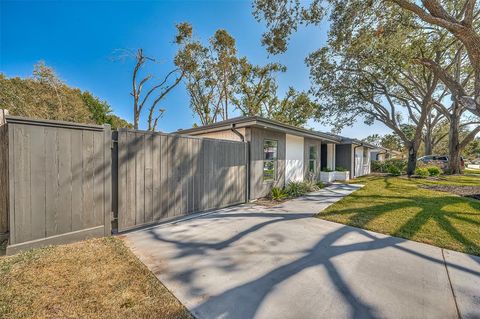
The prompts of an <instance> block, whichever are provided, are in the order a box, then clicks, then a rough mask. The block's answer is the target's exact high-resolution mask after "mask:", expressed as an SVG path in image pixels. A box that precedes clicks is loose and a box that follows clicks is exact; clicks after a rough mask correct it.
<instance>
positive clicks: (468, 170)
mask: <svg viewBox="0 0 480 319" xmlns="http://www.w3.org/2000/svg"><path fill="white" fill-rule="evenodd" d="M465 174H480V169H475V168H466V169H465Z"/></svg>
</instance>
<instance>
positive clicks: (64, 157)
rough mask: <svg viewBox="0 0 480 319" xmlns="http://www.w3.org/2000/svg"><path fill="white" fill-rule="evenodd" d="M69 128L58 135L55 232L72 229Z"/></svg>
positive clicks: (60, 232) (61, 232)
mask: <svg viewBox="0 0 480 319" xmlns="http://www.w3.org/2000/svg"><path fill="white" fill-rule="evenodd" d="M70 133H71V132H70V130H61V131H60V132H59V135H58V146H57V149H58V176H57V184H58V212H59V213H58V216H57V218H58V222H57V224H58V228H57V234H64V233H67V232H70V231H72V144H71V143H70V141H71V134H70Z"/></svg>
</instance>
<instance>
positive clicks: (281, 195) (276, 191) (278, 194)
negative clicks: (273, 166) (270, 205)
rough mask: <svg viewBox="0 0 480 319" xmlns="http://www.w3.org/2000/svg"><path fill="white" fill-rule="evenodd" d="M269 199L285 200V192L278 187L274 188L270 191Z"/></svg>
mask: <svg viewBox="0 0 480 319" xmlns="http://www.w3.org/2000/svg"><path fill="white" fill-rule="evenodd" d="M270 198H271V199H273V200H282V199H285V198H287V194H286V193H285V191H284V190H283V189H281V188H279V187H274V188H272V190H271V191H270Z"/></svg>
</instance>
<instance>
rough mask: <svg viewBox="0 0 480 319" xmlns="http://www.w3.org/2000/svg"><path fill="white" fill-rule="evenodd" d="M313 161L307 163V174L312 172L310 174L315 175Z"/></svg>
mask: <svg viewBox="0 0 480 319" xmlns="http://www.w3.org/2000/svg"><path fill="white" fill-rule="evenodd" d="M315 162H316V161H315V160H310V161H309V162H308V171H309V172H312V173H315Z"/></svg>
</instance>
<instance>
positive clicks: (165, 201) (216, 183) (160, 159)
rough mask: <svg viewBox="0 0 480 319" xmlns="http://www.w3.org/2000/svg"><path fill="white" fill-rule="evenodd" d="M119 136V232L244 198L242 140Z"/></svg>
mask: <svg viewBox="0 0 480 319" xmlns="http://www.w3.org/2000/svg"><path fill="white" fill-rule="evenodd" d="M118 136H119V142H118V167H119V169H118V174H119V177H118V180H119V183H118V187H119V189H118V196H119V198H118V203H119V209H118V219H119V223H118V225H119V231H125V230H128V229H132V228H135V227H138V226H142V225H147V224H150V223H155V222H159V221H163V220H168V219H172V218H176V217H179V216H185V215H189V214H192V213H196V212H201V211H206V210H210V209H215V208H221V207H225V206H229V205H233V204H239V203H243V202H244V201H245V196H244V194H245V193H244V192H245V188H246V174H245V169H246V160H245V147H246V146H245V145H246V144H245V143H242V142H233V141H223V140H213V139H201V138H196V137H188V136H180V135H167V134H162V133H152V132H142V131H135V130H123V131H121V132H119V134H118ZM123 141H125V143H123ZM125 154H128V156H125ZM124 181H126V187H125V186H124V184H123V183H124ZM132 181H134V182H132ZM122 188H123V189H126V192H125V191H122ZM123 207H125V208H126V209H123ZM132 211H133V214H134V218H132V216H131V213H132Z"/></svg>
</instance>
